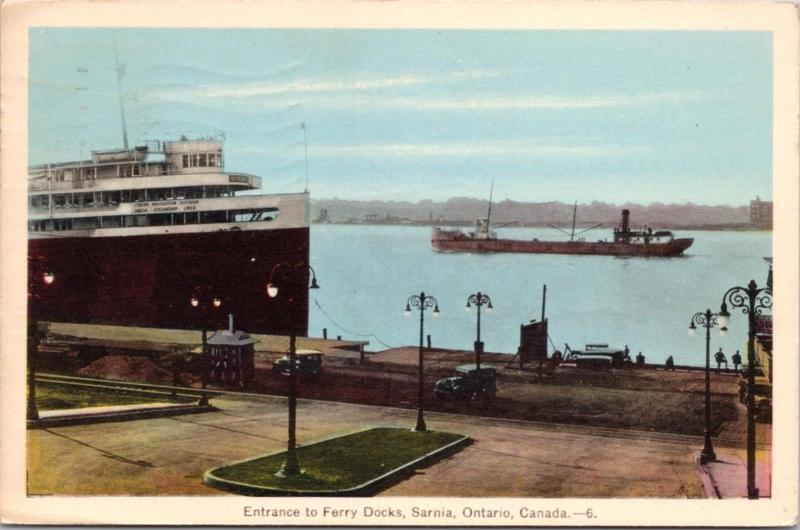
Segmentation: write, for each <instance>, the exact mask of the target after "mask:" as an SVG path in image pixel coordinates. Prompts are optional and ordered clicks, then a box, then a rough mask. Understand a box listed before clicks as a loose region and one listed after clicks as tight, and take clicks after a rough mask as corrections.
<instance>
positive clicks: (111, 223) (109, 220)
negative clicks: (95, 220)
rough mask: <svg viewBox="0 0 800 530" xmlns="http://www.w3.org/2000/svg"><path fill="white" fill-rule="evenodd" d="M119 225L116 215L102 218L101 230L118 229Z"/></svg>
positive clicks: (118, 218)
mask: <svg viewBox="0 0 800 530" xmlns="http://www.w3.org/2000/svg"><path fill="white" fill-rule="evenodd" d="M120 225H121V223H120V217H119V216H117V215H114V216H109V217H103V228H118V227H119V226H120Z"/></svg>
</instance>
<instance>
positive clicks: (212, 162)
mask: <svg viewBox="0 0 800 530" xmlns="http://www.w3.org/2000/svg"><path fill="white" fill-rule="evenodd" d="M208 165H209V166H212V167H214V166H216V165H217V155H216V153H209V155H208Z"/></svg>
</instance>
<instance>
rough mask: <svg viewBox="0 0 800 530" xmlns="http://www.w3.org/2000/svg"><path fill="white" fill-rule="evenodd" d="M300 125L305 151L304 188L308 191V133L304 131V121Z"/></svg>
mask: <svg viewBox="0 0 800 530" xmlns="http://www.w3.org/2000/svg"><path fill="white" fill-rule="evenodd" d="M300 127H302V128H303V144H304V145H305V153H306V165H305V172H306V189H305V193H308V134H307V133H306V122H303V123H301V124H300Z"/></svg>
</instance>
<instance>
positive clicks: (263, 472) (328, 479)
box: [214, 428, 462, 491]
mask: <svg viewBox="0 0 800 530" xmlns="http://www.w3.org/2000/svg"><path fill="white" fill-rule="evenodd" d="M460 438H462V436H461V435H459V434H451V433H446V432H432V431H428V432H413V431H409V430H407V429H390V428H379V429H370V430H367V431H362V432H358V433H355V434H350V435H347V436H342V437H339V438H334V439H332V440H327V441H324V442H321V443H318V444H314V445H310V446H307V447H299V448H298V449H297V456H298V459H299V460H300V467H301V468H302V470H303V474H302V475H301V476H300V477H296V478H294V477H293V478H278V477H276V476H275V473H276V472H278V471H279V470H280V469H281V467H282V466H283V463H284V462H285V459H286V454H285V453H279V454H276V455H271V456H267V457H263V458H258V459H255V460H250V461H247V462H242V463H239V464H234V465H230V466H226V467H222V468H219V469H217V470H215V471H214V476H216V477H219V478H222V479H226V480H232V481H236V482H241V483H245V484H250V485H255V486H262V487H267V488H275V489H284V490H311V491H327V490H343V489H349V488H353V487H356V486H359V485H361V484H364V483H366V482H369V481H370V480H372V479H375V478H377V477H379V476H381V475H383V474H385V473H387V472H388V471H391V470H393V469H396V468H398V467H400V466H402V465H404V464H406V463H408V462H411V461H412V460H415V459H417V458H419V457H421V456H423V455H425V454H426V453H429V452H431V451H433V450H435V449H438V448H440V447H443V446H445V445H447V444H449V443H452V442H454V441H456V440H458V439H460Z"/></svg>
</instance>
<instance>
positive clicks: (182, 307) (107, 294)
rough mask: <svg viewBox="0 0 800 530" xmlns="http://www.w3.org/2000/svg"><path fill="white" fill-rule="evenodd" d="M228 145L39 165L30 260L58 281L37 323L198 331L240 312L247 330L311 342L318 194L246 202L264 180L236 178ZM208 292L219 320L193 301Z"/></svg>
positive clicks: (162, 148)
mask: <svg viewBox="0 0 800 530" xmlns="http://www.w3.org/2000/svg"><path fill="white" fill-rule="evenodd" d="M223 143H224V138H223V137H222V135H221V134H214V135H209V136H205V137H200V138H192V139H189V138H186V137H180V138H178V139H173V140H158V141H148V142H145V143H144V144H143V145H137V146H136V147H134V148H130V149H129V148H123V149H112V150H101V151H92V157H91V160H82V161H77V162H64V163H57V164H47V165H38V166H33V167H31V168H30V169H29V176H28V178H29V185H28V197H29V203H28V212H29V218H28V230H29V232H28V234H29V238H28V252H29V256H31V257H33V258H35V259H37V260H40V261H43V262H44V263H46V264H47V267H48V268H49V269H51V270H52V271H53V272H54V273H55V275H56V278H57V281H55V282H54V283H53V284H52V285H51V286H49V287H48V289H47V295H46V297H43V299H42V301H41V303H40V305H41V308H40V309H38V312H39V315H37V316H38V317H39V318H41V319H43V320H52V321H62V322H85V323H103V324H118V325H130V326H153V327H162V328H179V329H193V328H200V327H203V326H204V325H210V326H212V327H213V326H222V325H224V322H225V321H226V318H227V317H226V315H227V314H228V313H233V314H235V315H236V321H237V325H238V326H239V327H241V329H245V330H247V331H252V332H263V333H279V334H288V333H297V334H299V335H305V334H307V331H308V289H307V287H308V283H307V279H308V276H307V275H308V259H309V195H308V193H307V192H303V193H291V194H269V195H267V194H240V192H244V191H249V190H258V189H260V188H261V179H260V178H259V177H257V176H254V175H250V174H247V173H238V172H231V171H226V170H225V165H224V154H223ZM280 263H283V264H284V265H286V267H284V268H282V267H277V269H276V265H278V264H280ZM273 269H275V270H276V271H277V272H278V273H280V275H281V279H280V281H281V285H282V289H281V296H278V297H275V298H270V297H269V296H267V293H266V291H265V286H266V284H267V282H268V281H269V277H270V273H271V272H273ZM200 287H202V288H204V289H205V292H213V296H215V297H220V298H221V299H222V305H221V306H220V308H219V309H212V310H211V311H210V312H209V313H210V314H209V315H205V314H201V313H202V311H200V310H199V309H198V308H195V307H193V306H192V305H191V304H190V299H191V297H192V295H193V294H195V293H196V292H197V289H198V288H200ZM204 320H205V321H204Z"/></svg>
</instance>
